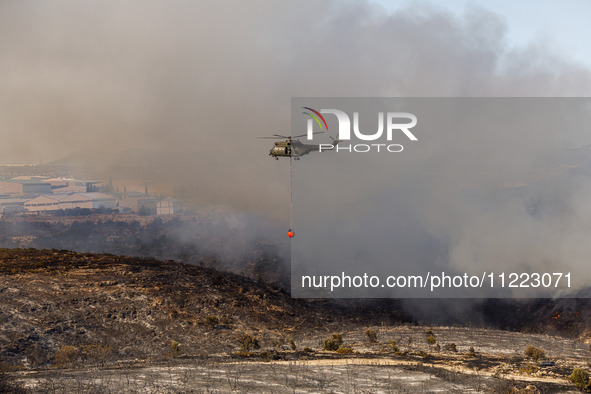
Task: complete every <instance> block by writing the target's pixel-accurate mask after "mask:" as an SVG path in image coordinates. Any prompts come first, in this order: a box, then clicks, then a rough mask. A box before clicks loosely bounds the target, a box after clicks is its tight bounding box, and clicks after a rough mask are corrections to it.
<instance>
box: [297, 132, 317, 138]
mask: <svg viewBox="0 0 591 394" xmlns="http://www.w3.org/2000/svg"><path fill="white" fill-rule="evenodd" d="M312 134H322V131H317V132H315V133H312ZM307 135H308V134H307V133H306V134H302V135H294V136H293V137H291V138H300V137H305V136H307Z"/></svg>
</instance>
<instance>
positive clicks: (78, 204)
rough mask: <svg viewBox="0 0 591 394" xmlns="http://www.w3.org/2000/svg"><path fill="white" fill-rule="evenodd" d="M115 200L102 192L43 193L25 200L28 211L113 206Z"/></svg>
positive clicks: (115, 203) (115, 202)
mask: <svg viewBox="0 0 591 394" xmlns="http://www.w3.org/2000/svg"><path fill="white" fill-rule="evenodd" d="M116 205H117V200H116V199H115V197H112V196H110V195H108V194H104V193H70V194H66V193H64V194H59V193H52V194H44V195H41V196H39V197H35V198H33V199H31V200H29V201H27V202H25V204H24V206H25V210H26V211H28V212H43V211H58V210H60V209H75V208H87V209H97V208H115V206H116Z"/></svg>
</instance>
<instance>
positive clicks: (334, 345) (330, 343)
mask: <svg viewBox="0 0 591 394" xmlns="http://www.w3.org/2000/svg"><path fill="white" fill-rule="evenodd" d="M342 344H343V336H342V335H341V334H332V337H331V338H328V339H326V340H325V341H324V350H330V351H333V352H334V351H336V350H337V349H338V348H339V347H340V346H341V345H342Z"/></svg>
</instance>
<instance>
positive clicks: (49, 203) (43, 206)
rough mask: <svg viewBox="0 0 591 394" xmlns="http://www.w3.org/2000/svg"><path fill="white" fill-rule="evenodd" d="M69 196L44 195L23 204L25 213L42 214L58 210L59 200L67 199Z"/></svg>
mask: <svg viewBox="0 0 591 394" xmlns="http://www.w3.org/2000/svg"><path fill="white" fill-rule="evenodd" d="M68 196H69V194H57V193H54V194H44V195H42V196H39V197H35V198H33V199H32V200H29V201H27V202H25V211H29V212H43V211H57V210H58V209H60V200H63V199H64V198H67V197H68Z"/></svg>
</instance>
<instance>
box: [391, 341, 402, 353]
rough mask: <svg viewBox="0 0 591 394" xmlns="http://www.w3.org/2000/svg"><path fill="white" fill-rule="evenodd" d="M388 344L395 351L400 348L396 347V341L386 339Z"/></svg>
mask: <svg viewBox="0 0 591 394" xmlns="http://www.w3.org/2000/svg"><path fill="white" fill-rule="evenodd" d="M388 346H389V347H390V349H392V350H393V351H394V352H395V353H398V352H399V351H400V349H399V348H398V344H397V343H396V341H388Z"/></svg>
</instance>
